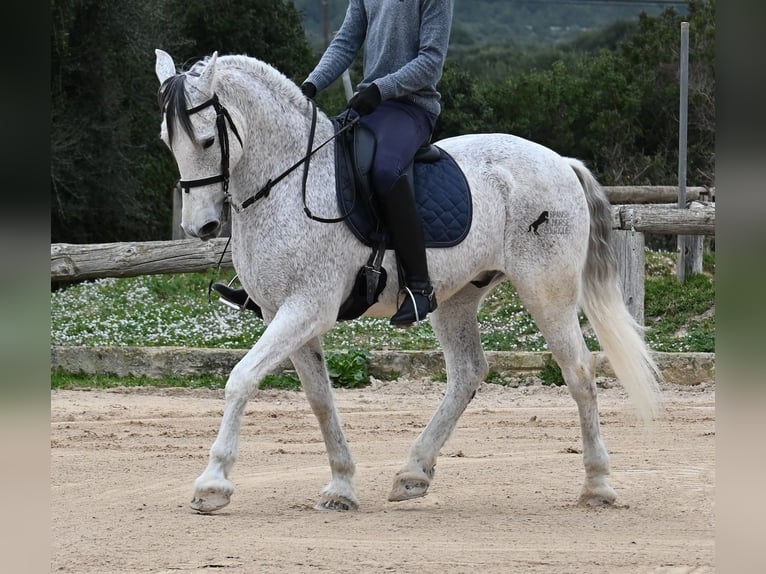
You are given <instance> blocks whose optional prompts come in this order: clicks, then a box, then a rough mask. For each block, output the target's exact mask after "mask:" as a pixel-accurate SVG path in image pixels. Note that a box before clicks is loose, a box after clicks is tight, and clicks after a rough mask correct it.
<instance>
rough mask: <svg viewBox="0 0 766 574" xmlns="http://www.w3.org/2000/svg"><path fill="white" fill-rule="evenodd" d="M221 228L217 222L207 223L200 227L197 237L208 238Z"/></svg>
mask: <svg viewBox="0 0 766 574" xmlns="http://www.w3.org/2000/svg"><path fill="white" fill-rule="evenodd" d="M220 227H221V222H220V221H218V220H213V221H208V222H207V223H206V224H205V225H203V226H202V227H200V230H199V236H200V237H209V236H211V235H215V233H216V232H217V231H218V229H219V228H220Z"/></svg>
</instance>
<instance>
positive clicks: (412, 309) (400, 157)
mask: <svg viewBox="0 0 766 574" xmlns="http://www.w3.org/2000/svg"><path fill="white" fill-rule="evenodd" d="M435 122H436V116H434V115H433V114H430V113H429V112H426V111H425V110H424V109H422V108H420V107H419V106H417V105H415V104H413V103H410V102H405V101H400V100H388V101H385V102H383V103H382V104H381V105H380V106H378V107H377V108H376V110H375V112H373V113H372V114H369V115H367V116H364V118H363V123H364V124H365V125H366V126H368V127H369V128H370V129H371V130H372V132H373V133H374V134H375V139H376V142H377V146H376V151H375V159H374V161H373V168H372V176H373V181H374V189H375V192H376V196H377V199H378V204H379V206H380V211H381V215H382V217H383V220H384V223H385V226H386V230H387V231H388V234H389V237H390V240H391V246H392V247H393V248H394V249H395V250H396V254H397V257H398V259H399V263H400V265H401V267H402V270H403V275H404V277H403V283H404V285H405V289H404V293H403V294H404V299H403V302H402V304H401V306H400V307H399V310H398V311H397V312H396V314H395V315H394V316H393V317H392V318H391V324H392V325H396V326H400V327H406V326H409V325H411V324H412V323H414V322H417V321H422V320H423V319H424V318H425V316H426V315H427V314H428V313H429V312H431V311H433V310H434V309H436V297H435V296H434V292H433V287H432V286H431V281H430V278H429V275H428V261H427V259H426V250H425V241H424V237H423V229H422V225H421V221H420V216H419V215H418V212H417V208H416V206H415V196H414V191H413V188H412V181H410V179H409V178H408V177H407V176H406V175H404V170H405V169H406V168H407V167H408V166H409V164H410V163H411V162H412V158H413V157H414V156H415V152H417V150H418V148H420V147H421V146H423V145H425V144H426V143H428V141H429V139H430V138H431V132H432V131H433V128H434V124H435Z"/></svg>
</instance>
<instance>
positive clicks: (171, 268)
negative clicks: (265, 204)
mask: <svg viewBox="0 0 766 574" xmlns="http://www.w3.org/2000/svg"><path fill="white" fill-rule="evenodd" d="M605 190H606V191H607V195H608V196H609V197H610V201H612V203H613V204H614V203H617V202H618V201H622V202H624V204H622V205H613V206H612V227H613V229H614V230H615V233H614V234H613V236H614V239H613V242H614V247H615V249H616V251H617V254H618V260H619V262H620V276H621V281H622V284H623V291H624V295H625V302H626V304H627V305H628V308H629V309H630V312H631V314H632V315H633V317H634V318H635V319H636V320H637V321H639V322H640V323H641V324H643V318H644V272H645V261H644V257H645V256H644V234H645V233H651V234H660V235H686V236H714V235H715V206H714V204H702V203H699V202H693V203H692V208H690V209H679V208H678V207H677V206H670V205H657V204H656V203H655V202H658V201H665V202H668V203H670V202H675V201H676V198H677V193H678V189H677V188H675V187H649V188H637V187H630V188H627V187H619V188H617V187H607V188H605ZM710 194H711V192H710V191H709V190H707V189H705V188H690V189H688V190H687V197H688V198H690V199H696V198H699V199H707V198H708V197H710ZM713 197H714V196H713ZM647 198H651V200H652V203H648V204H647V203H645V201H644V200H646V199H647ZM226 242H227V239H226V238H218V239H213V240H210V241H200V240H199V239H175V240H169V241H144V242H135V243H97V244H86V245H81V244H69V243H54V244H51V281H57V282H66V281H80V280H85V279H98V278H103V277H134V276H138V275H152V274H160V273H189V272H195V271H204V270H206V269H210V268H212V267H214V266H215V265H217V264H218V262H219V261H221V266H222V267H224V268H231V266H232V261H231V251H230V250H227V251H226V253H223V252H224V247H225V245H226ZM700 245H701V243H700ZM222 254H223V259H221V256H222ZM700 257H701V254H700Z"/></svg>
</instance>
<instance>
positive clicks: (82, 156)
mask: <svg viewBox="0 0 766 574" xmlns="http://www.w3.org/2000/svg"><path fill="white" fill-rule="evenodd" d="M51 13H52V26H51V239H52V241H54V242H72V243H93V242H108V241H129V240H130V241H133V240H135V241H143V240H151V239H166V238H168V237H169V236H170V232H171V230H170V225H171V223H170V222H171V213H170V210H171V205H172V201H171V197H172V196H171V191H172V188H173V185H174V183H175V181H176V180H177V179H178V174H177V170H176V167H175V163H174V161H173V158H172V156H171V155H170V153H169V152H168V151H167V149H166V148H165V147H164V145H163V144H162V143H161V142H160V140H159V137H158V135H159V122H160V117H159V111H158V108H157V89H158V84H157V78H156V77H155V75H154V49H155V48H158V47H162V48H166V49H168V51H170V53H171V54H173V56H174V57H176V58H177V59H178V61H180V62H184V61H186V60H187V59H196V58H199V57H202V56H206V55H208V54H210V53H212V52H213V51H214V50H218V51H219V53H249V54H250V55H253V56H256V57H258V58H260V59H262V60H265V61H267V62H270V63H272V64H273V65H275V66H277V67H278V68H279V69H280V70H281V71H282V72H284V73H285V74H287V75H293V76H295V75H297V76H299V77H300V76H302V74H305V73H306V72H307V70H308V69H309V67H310V66H311V64H312V63H313V56H312V54H311V51H310V49H309V48H308V44H307V43H306V40H305V37H304V36H303V31H302V28H301V27H300V17H299V14H298V13H297V11H296V10H295V8H294V7H293V5H292V3H291V2H290V1H289V0H247V1H245V0H226V1H219V2H211V1H209V0H184V1H183V2H181V1H180V0H160V1H157V0H132V1H131V2H122V1H120V0H52V1H51Z"/></svg>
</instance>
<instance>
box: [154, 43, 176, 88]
mask: <svg viewBox="0 0 766 574" xmlns="http://www.w3.org/2000/svg"><path fill="white" fill-rule="evenodd" d="M154 53H155V54H156V55H157V62H156V63H155V64H154V72H155V73H156V74H157V79H158V80H159V81H160V85H162V83H163V82H164V81H165V80H167V79H168V78H171V77H173V76H175V75H176V65H175V64H174V63H173V58H171V57H170V54H168V53H167V52H163V51H162V50H155V51H154Z"/></svg>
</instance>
